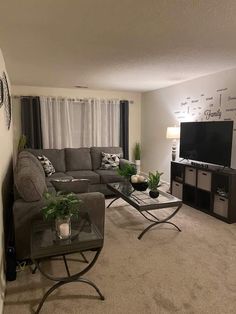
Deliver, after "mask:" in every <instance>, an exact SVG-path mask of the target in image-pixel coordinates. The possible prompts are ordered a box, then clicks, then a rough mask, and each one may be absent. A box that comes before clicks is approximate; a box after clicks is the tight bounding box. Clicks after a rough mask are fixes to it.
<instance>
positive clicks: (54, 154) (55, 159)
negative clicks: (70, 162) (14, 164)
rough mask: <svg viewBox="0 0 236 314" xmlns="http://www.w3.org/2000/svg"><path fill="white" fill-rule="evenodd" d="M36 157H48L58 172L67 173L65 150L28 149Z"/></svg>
mask: <svg viewBox="0 0 236 314" xmlns="http://www.w3.org/2000/svg"><path fill="white" fill-rule="evenodd" d="M27 151H29V152H30V153H32V154H33V155H34V156H36V157H38V156H40V155H44V156H46V157H47V158H48V159H49V160H50V161H51V163H52V164H53V166H54V168H55V170H56V172H65V171H66V166H65V150H64V149H27Z"/></svg>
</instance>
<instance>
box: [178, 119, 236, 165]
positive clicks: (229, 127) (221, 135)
mask: <svg viewBox="0 0 236 314" xmlns="http://www.w3.org/2000/svg"><path fill="white" fill-rule="evenodd" d="M232 138H233V121H217V122H215V121H214V122H182V123H181V125H180V154H179V155H180V157H181V158H185V159H191V160H197V161H202V162H206V163H212V164H217V165H222V166H226V167H230V164H231V151H232Z"/></svg>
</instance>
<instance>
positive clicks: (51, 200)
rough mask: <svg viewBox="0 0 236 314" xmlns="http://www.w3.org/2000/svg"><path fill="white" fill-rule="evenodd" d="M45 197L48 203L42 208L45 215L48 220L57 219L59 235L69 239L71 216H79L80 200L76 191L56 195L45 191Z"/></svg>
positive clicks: (61, 237)
mask: <svg viewBox="0 0 236 314" xmlns="http://www.w3.org/2000/svg"><path fill="white" fill-rule="evenodd" d="M44 198H45V199H46V201H47V205H46V206H44V207H43V208H42V214H43V217H44V218H45V219H46V220H53V219H54V220H55V224H56V232H57V236H58V237H59V238H60V239H67V238H69V237H70V235H71V217H72V216H76V217H77V218H78V215H79V210H80V205H81V203H82V201H80V200H79V199H78V198H77V197H76V195H75V194H74V193H69V194H63V193H62V192H57V193H56V195H54V194H51V193H45V194H44Z"/></svg>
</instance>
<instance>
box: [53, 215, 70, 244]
mask: <svg viewBox="0 0 236 314" xmlns="http://www.w3.org/2000/svg"><path fill="white" fill-rule="evenodd" d="M55 227H56V235H57V237H58V238H59V239H63V240H64V239H69V238H70V237H71V219H70V217H58V218H56V220H55Z"/></svg>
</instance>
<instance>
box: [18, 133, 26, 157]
mask: <svg viewBox="0 0 236 314" xmlns="http://www.w3.org/2000/svg"><path fill="white" fill-rule="evenodd" d="M26 144H27V138H26V136H25V135H24V134H22V135H21V137H20V139H19V142H18V149H17V151H18V154H19V153H20V152H21V151H22V150H24V149H25V148H26Z"/></svg>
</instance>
